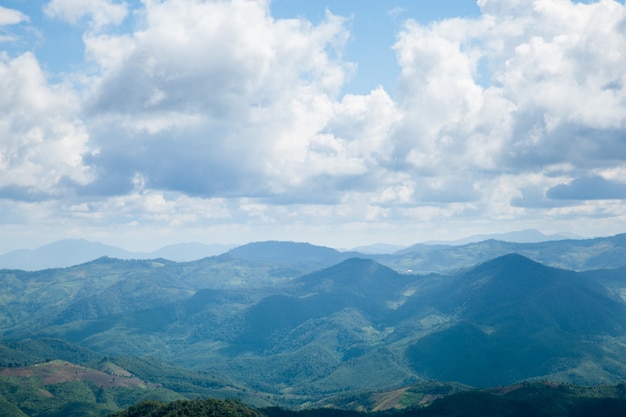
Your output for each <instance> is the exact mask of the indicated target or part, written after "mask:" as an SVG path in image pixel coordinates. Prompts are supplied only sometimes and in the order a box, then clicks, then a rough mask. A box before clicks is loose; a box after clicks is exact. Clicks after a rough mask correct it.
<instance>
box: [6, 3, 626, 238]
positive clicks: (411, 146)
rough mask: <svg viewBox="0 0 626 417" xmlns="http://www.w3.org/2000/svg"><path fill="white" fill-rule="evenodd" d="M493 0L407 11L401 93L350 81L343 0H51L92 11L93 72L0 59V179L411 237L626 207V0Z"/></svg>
mask: <svg viewBox="0 0 626 417" xmlns="http://www.w3.org/2000/svg"><path fill="white" fill-rule="evenodd" d="M478 3H479V6H480V7H481V8H482V11H483V14H482V15H481V16H480V17H478V18H474V19H461V18H457V19H447V20H441V21H437V22H433V23H431V24H429V25H420V24H418V23H416V22H414V21H407V22H406V24H405V25H404V26H403V28H402V30H401V31H400V32H399V33H398V37H397V42H396V44H395V46H394V48H395V51H396V53H397V57H398V64H399V66H400V69H401V75H400V78H399V80H398V85H397V90H396V91H394V92H393V94H391V93H390V92H387V91H385V90H384V89H382V88H378V89H375V90H373V91H371V92H370V93H369V94H360V95H358V94H346V95H344V96H342V95H341V91H342V88H344V87H345V85H346V81H347V80H349V77H350V76H351V74H352V73H353V72H354V71H355V70H356V66H355V65H354V64H352V63H348V62H345V61H344V60H343V59H342V51H343V48H344V47H345V45H346V41H347V40H348V39H349V37H350V33H349V32H348V30H347V29H346V22H345V21H344V19H343V18H341V17H339V16H334V15H331V14H329V15H327V16H326V17H325V19H323V20H322V21H321V22H320V23H319V24H316V25H314V24H312V23H310V22H308V21H307V20H304V19H275V18H273V17H272V16H271V15H270V12H269V2H268V1H262V0H259V1H244V0H233V1H210V2H208V1H195V0H184V1H183V0H179V1H173V0H169V1H168V0H164V1H152V0H146V1H144V2H143V3H142V7H141V8H140V9H138V10H136V11H134V13H135V15H134V17H135V18H136V23H137V25H136V26H135V27H134V28H133V29H132V30H131V31H130V32H126V33H115V34H113V33H103V32H102V29H103V28H105V27H106V26H107V25H118V24H120V23H122V22H123V20H124V19H125V17H126V16H127V14H128V6H127V5H126V3H119V2H118V3H116V2H112V1H98V2H86V1H76V0H75V1H70V0H54V1H51V2H50V3H49V4H48V5H47V7H46V13H48V15H49V16H51V17H56V18H60V19H63V20H65V21H68V22H70V23H72V24H79V23H81V22H88V26H87V27H86V28H85V33H84V35H83V39H84V41H85V51H86V56H87V57H88V60H89V61H90V64H91V66H90V67H89V68H90V71H91V72H89V73H88V74H77V75H76V74H75V75H76V78H74V80H76V79H81V80H84V84H82V85H80V90H75V91H73V90H72V88H71V87H70V84H67V85H65V84H55V85H52V84H50V82H49V81H48V80H47V78H46V75H45V74H44V73H43V71H42V69H41V68H40V66H39V64H38V62H37V60H36V58H35V56H34V55H32V54H25V55H22V56H20V57H18V58H15V59H9V58H8V57H6V56H4V57H3V58H2V61H1V62H0V72H1V73H0V91H3V94H0V134H1V135H2V137H3V138H7V139H6V140H4V139H3V141H2V142H1V144H0V146H1V147H2V153H0V156H1V158H0V170H2V173H3V175H2V176H0V189H2V190H3V195H4V197H5V198H14V199H22V200H27V201H32V200H37V199H44V198H46V196H49V195H54V196H60V195H65V196H66V197H68V198H69V200H67V201H65V202H63V203H58V204H56V203H50V204H48V205H45V204H43V203H39V202H38V203H32V204H36V205H37V207H43V208H42V209H41V210H42V212H45V213H47V215H50V216H54V215H57V216H61V215H59V214H55V213H71V216H74V218H75V219H80V220H81V221H83V222H82V223H80V225H81V226H80V227H84V230H92V229H89V224H90V223H89V222H93V224H99V225H106V224H109V223H111V224H116V225H118V226H119V227H120V228H121V227H122V226H123V225H130V226H129V227H136V228H140V227H143V226H146V227H147V225H150V227H153V228H154V229H153V230H160V232H159V233H161V232H163V233H166V232H165V230H168V231H169V232H172V233H173V230H174V229H175V228H177V227H178V228H180V229H181V230H183V229H184V230H187V231H193V225H194V224H197V225H201V226H202V227H206V228H207V230H208V229H210V230H218V229H219V228H218V227H217V226H216V224H217V223H223V222H225V223H224V224H228V227H222V228H221V229H219V230H220V231H221V232H224V230H234V229H237V230H240V231H241V232H242V233H248V232H249V230H250V229H251V228H252V226H251V225H253V224H256V225H261V226H259V227H260V229H259V230H265V231H270V230H275V231H277V232H276V233H278V234H279V235H273V236H276V237H277V238H278V237H282V238H297V237H298V236H301V235H302V232H303V230H309V232H310V233H311V236H323V235H324V234H328V233H331V232H336V231H337V230H342V231H345V232H346V233H347V232H349V231H350V232H354V233H356V235H355V236H360V237H359V238H358V239H359V240H362V239H363V238H364V237H367V236H368V231H372V230H377V231H378V232H379V233H381V234H382V233H395V234H397V235H398V236H404V237H405V238H403V240H405V241H406V240H407V239H411V236H417V235H415V232H416V231H419V230H422V231H428V233H441V234H442V237H445V236H450V233H452V232H451V231H454V230H457V233H464V232H467V233H468V234H471V233H474V232H475V230H470V229H471V228H476V227H485V225H488V224H489V222H496V224H498V225H500V226H502V225H505V226H507V228H510V227H515V226H513V222H516V223H515V224H519V225H520V228H528V227H540V225H539V224H538V222H539V220H537V219H542V218H544V217H545V218H548V219H550V221H551V223H550V225H551V226H552V227H555V228H556V227H560V226H559V225H565V224H567V223H566V220H563V223H559V221H560V220H559V216H566V217H564V218H572V219H576V218H579V217H576V216H582V217H585V216H589V217H603V216H606V217H607V218H608V217H610V216H617V217H619V218H623V214H619V208H618V207H619V204H618V203H619V200H618V198H620V197H621V196H622V191H623V188H622V187H623V179H622V178H623V175H622V174H623V170H624V168H623V164H624V161H625V160H626V142H625V141H624V135H623V132H624V127H625V125H626V108H625V106H626V75H624V74H626V57H625V56H624V54H626V29H625V27H626V25H625V24H624V23H623V22H624V21H626V12H625V8H624V5H623V4H622V3H619V2H617V1H612V0H603V1H599V2H595V3H591V4H582V3H572V2H570V1H567V0H535V1H515V2H510V1H503V0H481V1H479V2H478ZM22 18H24V17H22ZM0 19H2V12H1V9H0ZM0 21H1V20H0ZM382 64H384V63H381V65H382ZM599 177H601V178H603V179H604V181H599V180H598V179H597V178H599ZM590 179H591V180H590ZM590 184H591V185H593V184H595V185H596V186H597V185H598V184H601V185H603V186H604V187H605V189H604V191H603V193H599V194H593V193H591V194H590V193H588V192H586V187H588V186H589V185H590ZM560 185H563V186H561V187H560V188H558V187H559V186H560ZM550 190H552V191H550ZM555 190H556V191H555ZM555 195H556V196H557V197H558V198H559V199H556V198H551V197H554V196H555ZM587 197H591V198H593V199H594V200H590V199H589V198H587ZM598 198H610V199H611V200H610V202H609V203H606V201H603V200H602V201H601V200H597V199H598ZM602 204H605V205H604V206H603V205H602ZM44 206H45V207H44ZM24 213H29V211H27V210H24ZM18 217H19V216H17V217H16V218H18ZM617 217H616V218H617ZM608 223H609V222H608V221H607V222H606V224H608ZM159 224H162V225H163V226H162V227H163V228H162V229H159V226H158V225H159ZM338 224H342V226H338ZM442 224H443V225H442ZM577 224H582V222H578V223H577ZM142 225H143V226H142ZM80 227H79V228H80ZM263 227H266V229H263ZM491 227H492V229H491V231H495V230H494V229H495V226H493V225H492V226H491ZM117 230H121V229H117ZM137 230H138V229H137ZM483 231H485V230H483ZM547 231H553V232H556V231H559V230H558V229H557V230H554V229H553V230H547ZM129 233H130V232H129ZM196 233H198V232H196ZM452 237H455V236H452Z"/></svg>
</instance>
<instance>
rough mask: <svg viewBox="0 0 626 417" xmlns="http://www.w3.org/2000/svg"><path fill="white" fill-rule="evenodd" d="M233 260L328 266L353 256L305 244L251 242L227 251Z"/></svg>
mask: <svg viewBox="0 0 626 417" xmlns="http://www.w3.org/2000/svg"><path fill="white" fill-rule="evenodd" d="M228 255H230V256H232V257H233V258H239V259H246V260H250V261H259V262H274V263H290V264H294V263H314V264H319V265H323V266H330V265H332V264H335V263H337V262H340V261H342V260H344V259H347V258H350V257H351V256H353V255H354V254H350V253H344V252H339V251H338V250H336V249H332V248H327V247H325V246H316V245H312V244H310V243H305V242H281V241H267V242H253V243H248V244H246V245H242V246H238V247H236V248H234V249H231V250H230V251H228Z"/></svg>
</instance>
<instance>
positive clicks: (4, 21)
mask: <svg viewBox="0 0 626 417" xmlns="http://www.w3.org/2000/svg"><path fill="white" fill-rule="evenodd" d="M27 21H29V18H28V16H26V15H25V14H24V13H22V12H20V11H19V10H15V9H9V8H7V7H3V6H0V26H6V25H16V24H18V23H21V22H27Z"/></svg>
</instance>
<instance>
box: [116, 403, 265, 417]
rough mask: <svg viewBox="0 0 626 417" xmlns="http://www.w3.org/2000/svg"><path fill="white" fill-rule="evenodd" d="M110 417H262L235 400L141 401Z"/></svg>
mask: <svg viewBox="0 0 626 417" xmlns="http://www.w3.org/2000/svg"><path fill="white" fill-rule="evenodd" d="M111 417H262V415H261V414H259V413H258V412H257V411H255V410H253V409H252V408H250V407H247V406H245V405H243V404H242V403H240V402H239V401H235V400H218V399H207V400H202V399H195V400H179V401H174V402H171V403H168V404H163V403H161V402H158V401H142V402H140V403H139V404H136V405H134V406H132V407H130V408H128V409H127V410H125V411H120V412H118V413H115V414H112V415H111Z"/></svg>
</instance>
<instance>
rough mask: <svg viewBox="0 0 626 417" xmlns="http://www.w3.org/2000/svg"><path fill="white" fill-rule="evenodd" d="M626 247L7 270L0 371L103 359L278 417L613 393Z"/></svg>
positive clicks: (308, 248)
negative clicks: (442, 390) (465, 396)
mask: <svg viewBox="0 0 626 417" xmlns="http://www.w3.org/2000/svg"><path fill="white" fill-rule="evenodd" d="M625 251H626V235H616V236H611V237H606V238H596V239H580V240H572V239H570V240H562V241H553V242H541V243H512V242H502V241H496V240H488V241H483V242H477V243H471V244H467V245H461V246H452V245H418V246H415V247H413V248H407V249H405V250H402V251H399V252H396V253H394V254H380V255H364V254H360V253H357V252H340V251H337V250H334V249H331V248H325V247H320V246H315V245H311V244H308V243H297V242H274V241H272V242H255V243H250V244H247V245H243V246H240V247H236V248H232V249H230V250H229V251H227V252H226V253H223V254H221V255H218V256H210V257H204V258H202V259H199V260H195V261H189V262H175V261H171V260H166V259H162V258H157V259H143V260H123V259H114V258H111V257H103V258H98V259H96V260H92V261H89V262H86V263H83V264H79V265H75V266H72V267H67V268H55V269H45V270H38V271H24V270H15V269H11V270H9V269H5V270H0V285H2V288H3V293H2V297H0V342H1V343H0V366H4V367H6V368H21V367H26V366H32V365H35V364H37V363H41V362H49V361H53V360H62V361H66V362H68V363H71V364H72V365H67V366H73V365H76V366H84V367H85V366H90V367H94V369H96V370H98V371H100V372H102V369H101V367H100V368H99V367H98V366H96V365H97V364H98V363H100V361H102V360H104V359H105V358H107V361H108V362H111V363H112V364H114V365H115V366H119V367H120V368H122V369H124V370H125V372H127V373H128V375H130V376H131V377H135V378H137V380H140V381H142V382H141V383H140V382H137V384H143V385H144V386H145V387H162V388H166V389H167V390H168V391H167V392H161V394H159V395H164V396H166V397H167V396H169V398H175V395H181V396H194V395H196V396H197V395H216V396H221V397H223V398H227V397H229V396H232V395H237V396H240V397H241V398H245V399H246V401H247V402H249V403H253V404H256V405H260V406H268V405H276V404H279V405H283V406H289V407H304V406H306V405H307V404H309V405H311V404H318V405H320V406H322V405H333V404H335V405H336V404H347V403H355V401H356V400H354V398H357V397H358V398H372V397H371V395H372V394H371V393H375V392H380V393H382V392H395V391H397V390H405V391H406V389H407V387H410V386H415V384H424V383H426V382H427V381H443V382H446V383H450V384H458V385H456V386H459V387H460V386H464V387H475V388H487V387H493V386H504V385H510V384H515V383H518V382H520V381H526V382H529V381H537V380H541V381H551V382H552V383H577V384H586V385H588V384H617V383H619V382H620V381H622V380H623V379H626V362H625V361H624V360H623V358H624V357H626V302H625V301H624V298H623V297H624V296H625V294H626V256H624V255H625ZM542 260H545V262H542ZM107 361H105V362H103V363H108V362H107ZM57 365H58V363H57ZM57 365H54V366H57ZM54 366H53V368H54ZM63 366H65V365H63ZM111 366H113V365H111ZM72 369H75V368H72ZM116 369H117V368H116ZM163 370H167V371H163ZM75 371H76V372H78V370H77V369H75ZM81 372H82V371H81ZM98 375H99V374H98ZM176 375H178V377H176V378H178V379H176V378H174V376H176ZM15 377H18V376H15ZM2 378H3V377H2V375H1V374H0V383H1V382H2V381H3V379H2ZM12 381H13V380H12ZM150 384H153V385H150ZM159 384H160V385H159ZM44 385H46V384H44ZM48 385H50V384H48ZM46 386H47V385H46ZM46 389H47V388H46ZM81 389H84V387H83V388H81ZM116 389H117V388H116ZM133 389H139V388H136V387H135V388H133ZM142 389H148V388H142ZM48 391H49V390H48ZM405 391H402V392H405ZM2 392H3V391H2V386H1V384H0V400H2V395H3V394H2ZM7 392H8V391H7ZM33 392H37V390H34V391H33ZM137 392H138V391H137ZM137 392H135V394H133V395H138V394H137ZM142 392H143V394H142V395H144V394H145V395H148V394H147V391H142ZM397 392H400V391H397ZM455 392H456V391H455ZM96 393H97V392H96ZM368 393H369V394H368ZM94 395H95V394H94ZM103 395H104V394H103ZM150 395H152V394H150ZM155 395H156V394H155ZM359 396H361V397H359ZM348 397H350V398H352V400H349V401H348V400H347V398H348ZM90 398H91V397H90ZM111 398H112V397H111ZM116 398H117V397H116ZM133 398H135V399H137V398H139V397H137V396H135V397H133ZM111 401H113V400H111ZM116 401H118V402H116ZM364 401H365V400H364ZM367 401H370V400H367ZM122 403H124V404H126V403H125V402H124V401H122V400H120V399H117V400H115V401H113V402H110V407H113V408H115V407H119V406H121V405H120V404H122ZM357 403H358V401H357ZM361 406H364V405H363V404H361Z"/></svg>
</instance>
